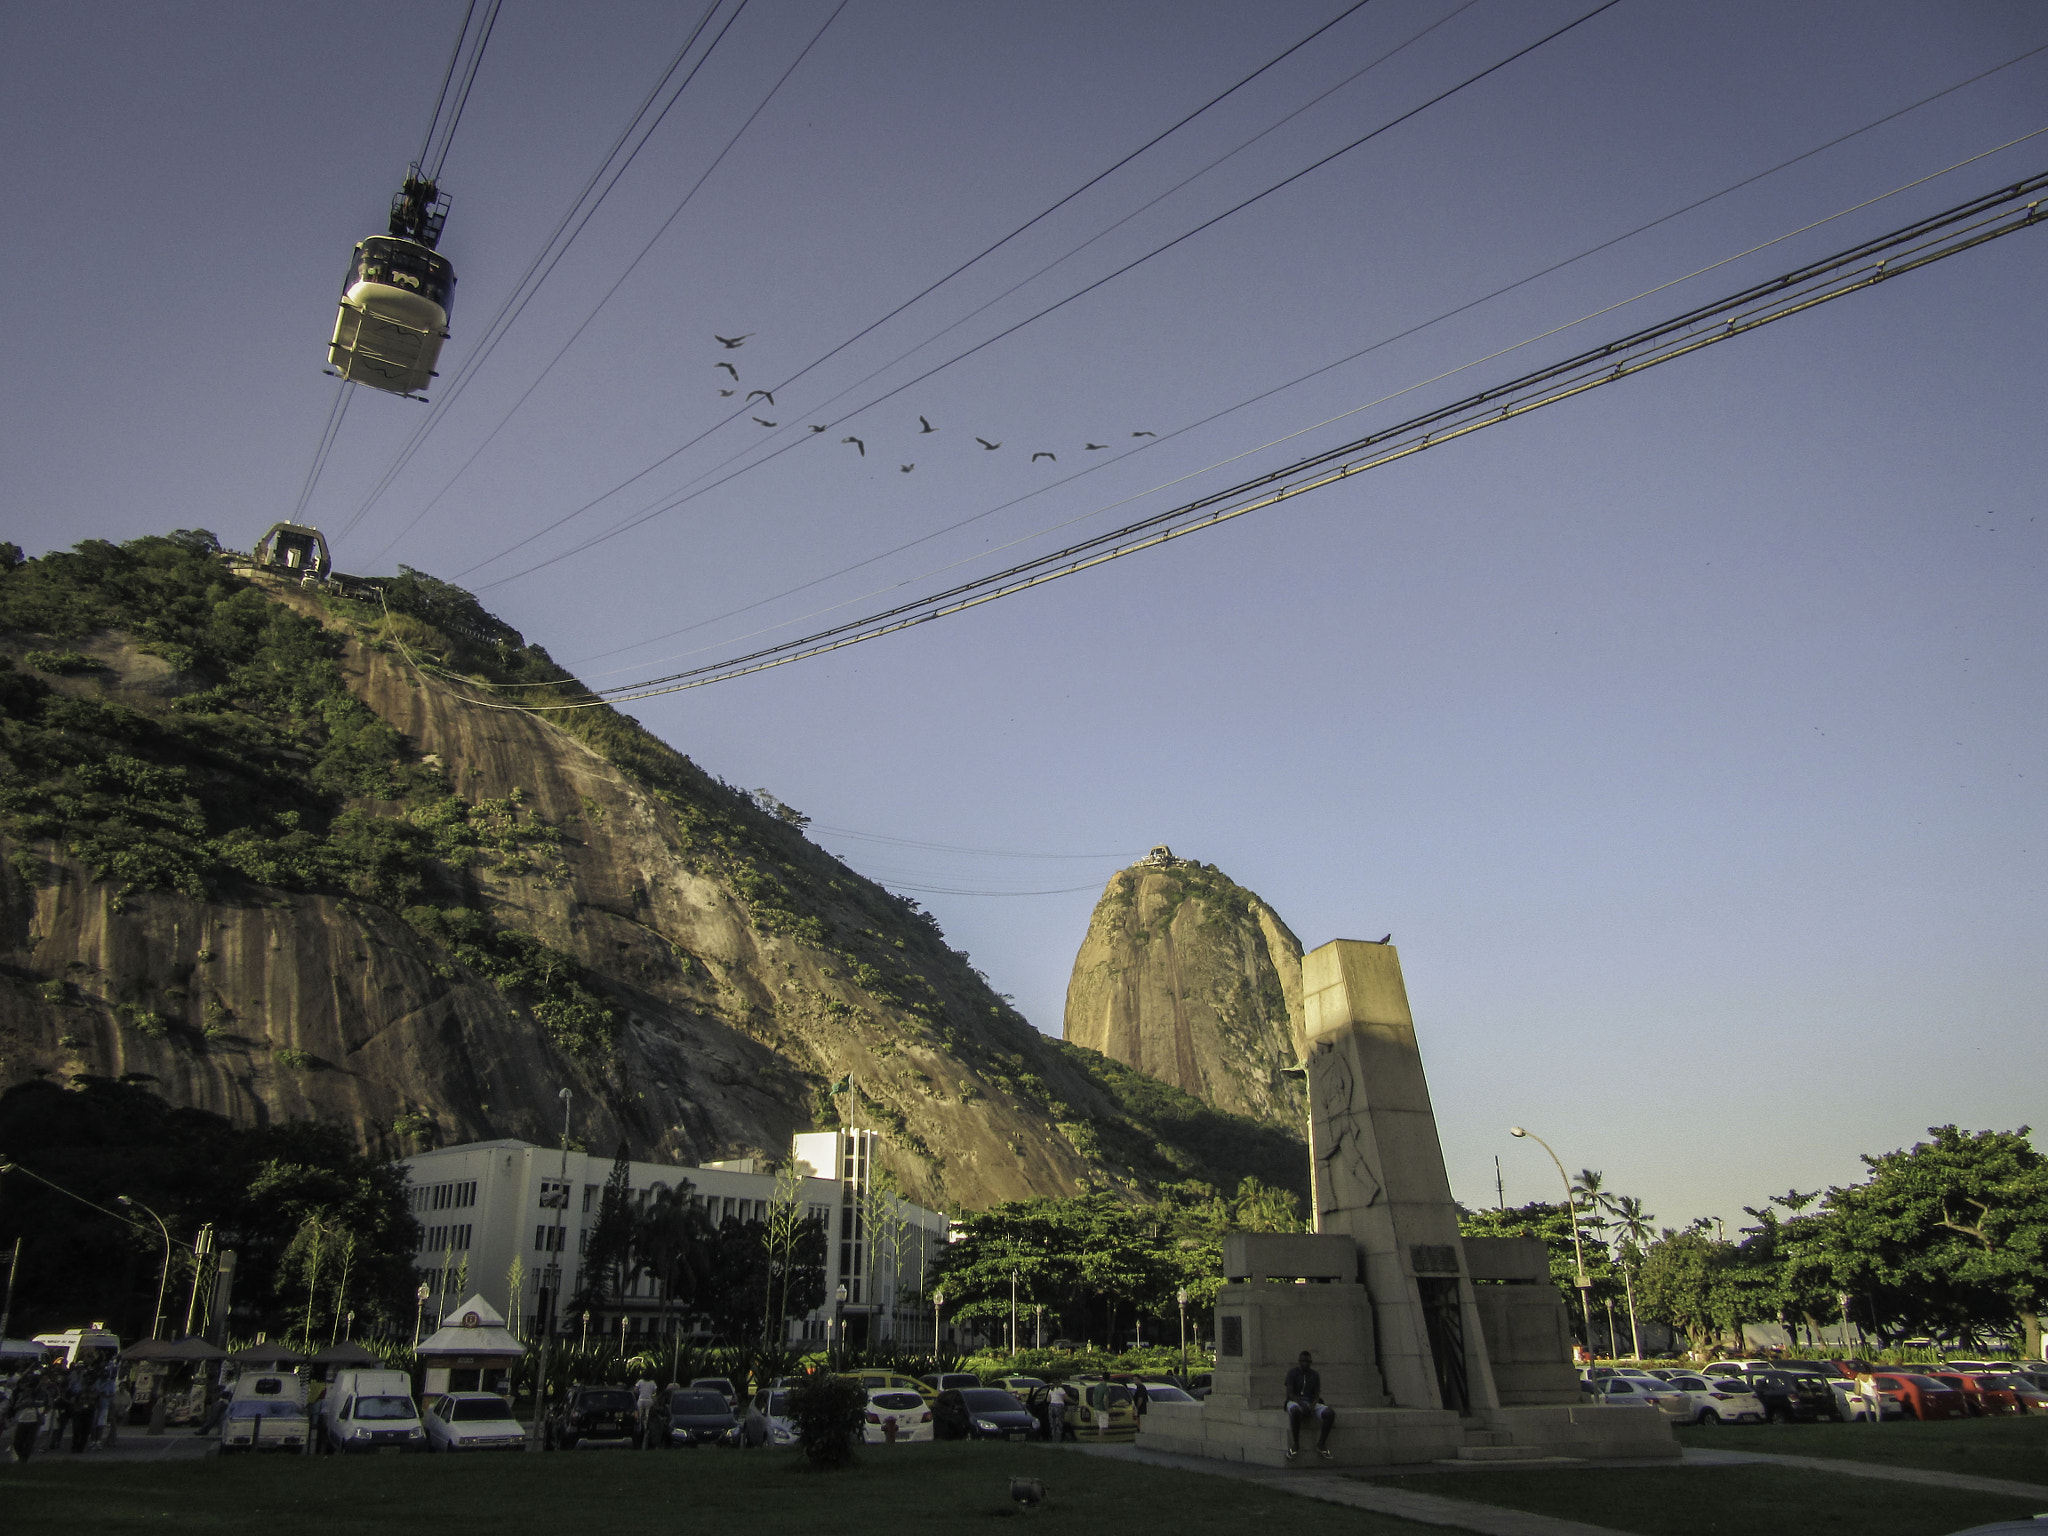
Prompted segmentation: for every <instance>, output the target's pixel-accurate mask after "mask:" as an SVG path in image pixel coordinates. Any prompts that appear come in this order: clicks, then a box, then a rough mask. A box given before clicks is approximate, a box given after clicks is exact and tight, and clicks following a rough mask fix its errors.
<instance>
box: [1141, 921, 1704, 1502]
mask: <svg viewBox="0 0 2048 1536" xmlns="http://www.w3.org/2000/svg"><path fill="white" fill-rule="evenodd" d="M1302 995H1303V1002H1304V1014H1305V1023H1306V1036H1307V1040H1308V1054H1307V1058H1306V1060H1305V1062H1304V1063H1303V1065H1304V1066H1305V1068H1306V1072H1307V1079H1308V1085H1309V1130H1310V1147H1309V1151H1310V1159H1311V1163H1312V1167H1313V1170H1314V1209H1315V1216H1316V1228H1317V1230H1316V1232H1315V1233H1314V1234H1312V1235H1311V1234H1294V1235H1288V1234H1252V1233H1236V1234H1232V1235H1231V1236H1230V1237H1229V1238H1228V1239H1226V1241H1225V1245H1224V1282H1225V1283H1224V1285H1223V1287H1222V1289H1221V1290H1220V1291H1219V1292H1218V1294H1217V1300H1216V1373H1215V1384H1214V1388H1213V1390H1212V1392H1211V1394H1210V1396H1209V1399H1208V1401H1207V1402H1205V1403H1203V1404H1200V1405H1194V1404H1172V1403H1156V1404H1154V1405H1153V1406H1152V1409H1151V1411H1150V1412H1149V1413H1147V1414H1146V1415H1145V1418H1144V1420H1143V1421H1142V1426H1143V1427H1142V1428H1141V1430H1140V1433H1139V1443H1140V1444H1141V1445H1144V1446H1148V1447H1151V1448H1153V1449H1156V1450H1164V1451H1178V1452H1183V1453H1187V1454H1192V1455H1200V1456H1211V1457H1218V1458H1223V1459H1227V1460H1233V1461H1253V1462H1263V1463H1266V1464H1269V1465H1275V1466H1277V1465H1281V1464H1283V1462H1284V1451H1285V1446H1286V1433H1287V1431H1286V1423H1287V1419H1286V1412H1285V1409H1284V1406H1283V1400H1282V1394H1281V1379H1282V1377H1283V1376H1284V1375H1285V1373H1286V1370H1287V1368H1288V1366H1290V1365H1292V1364H1293V1363H1294V1359H1295V1356H1296V1355H1298V1354H1299V1353H1300V1352H1301V1351H1302V1350H1304V1349H1306V1350H1309V1351H1310V1352H1312V1353H1313V1354H1314V1356H1315V1360H1316V1367H1317V1369H1318V1370H1319V1371H1320V1372H1321V1373H1322V1379H1323V1396H1324V1398H1325V1400H1326V1401H1328V1403H1329V1404H1330V1406H1331V1407H1332V1408H1333V1409H1335V1410H1336V1414H1337V1428H1336V1433H1335V1434H1334V1435H1333V1436H1332V1438H1331V1441H1330V1450H1331V1453H1332V1456H1333V1458H1334V1459H1335V1460H1336V1461H1337V1462H1338V1463H1340V1464H1344V1465H1351V1466H1389V1465H1399V1464H1403V1463H1416V1462H1427V1461H1438V1460H1446V1459H1463V1460H1497V1459H1517V1460H1521V1459H1535V1458H1546V1457H1560V1456H1562V1457H1573V1458H1608V1457H1619V1456H1626V1457H1645V1456H1649V1457H1654V1456H1676V1455H1677V1454H1678V1450H1677V1446H1676V1443H1675V1442H1674V1441H1673V1439H1672V1436H1671V1429H1670V1425H1669V1423H1668V1422H1667V1421H1666V1420H1665V1418H1664V1416H1663V1415H1662V1414H1661V1413H1657V1412H1649V1411H1645V1410H1643V1409H1640V1408H1634V1407H1612V1406H1608V1405H1606V1404H1598V1403H1592V1402H1589V1401H1588V1400H1586V1399H1585V1398H1584V1397H1583V1396H1582V1395H1581V1394H1580V1392H1579V1390H1578V1382H1577V1378H1576V1375H1575V1373H1574V1372H1573V1370H1572V1368H1571V1365H1570V1363H1569V1362H1570V1359H1571V1334H1570V1328H1569V1325H1568V1323H1567V1321H1566V1314H1565V1310H1564V1303H1563V1301H1562V1300H1561V1299H1560V1298H1559V1296H1558V1294H1557V1291H1556V1289H1555V1287H1553V1286H1552V1285H1551V1283H1550V1274H1549V1259H1548V1255H1547V1253H1546V1252H1545V1250H1544V1247H1543V1244H1542V1243H1541V1241H1539V1240H1536V1239H1517V1238H1504V1239H1503V1238H1495V1239H1473V1240H1467V1239H1464V1238H1461V1237H1460V1236H1459V1233H1458V1210H1457V1205H1456V1203H1455V1202H1454V1201H1453V1200H1452V1198H1451V1188H1450V1179H1449V1177H1448V1175H1447V1174H1446V1173H1445V1171H1444V1159H1443V1149H1442V1146H1441V1145H1440V1143H1439V1142H1438V1140H1437V1132H1436V1114H1435V1111H1434V1110H1433V1109H1432V1108H1431V1107H1430V1100H1429V1084H1428V1082H1427V1081H1426V1080H1425V1079H1424V1077H1423V1072H1422V1056H1421V1053H1420V1051H1419V1050H1418V1049H1417V1047H1416V1043H1415V1023H1414V1020H1413V1018H1412V1017H1411V1016H1410V1014H1409V1010H1408V992H1407V988H1406V986H1405V984H1404V983H1403V981H1402V979H1401V960H1400V955H1399V953H1398V952H1397V951H1396V950H1395V949H1394V947H1393V946H1392V945H1391V944H1369V943H1360V942H1357V941H1355V940H1350V939H1338V940H1335V941H1333V942H1332V943H1329V944H1325V945H1323V946H1322V947H1321V948H1320V949H1317V950H1314V951H1312V952H1311V953H1310V954H1309V955H1308V956H1307V957H1306V958H1305V960H1304V962H1303V970H1302Z"/></svg>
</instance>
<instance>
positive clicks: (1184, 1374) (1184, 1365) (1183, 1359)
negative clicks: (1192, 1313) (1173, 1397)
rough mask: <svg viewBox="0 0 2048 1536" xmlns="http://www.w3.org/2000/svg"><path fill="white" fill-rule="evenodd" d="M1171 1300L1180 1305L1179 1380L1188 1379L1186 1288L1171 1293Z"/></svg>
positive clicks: (1184, 1380)
mask: <svg viewBox="0 0 2048 1536" xmlns="http://www.w3.org/2000/svg"><path fill="white" fill-rule="evenodd" d="M1173 1299H1174V1300H1175V1301H1176V1302H1178V1303H1179V1304H1180V1379H1181V1381H1182V1383H1183V1384H1185V1383H1186V1381H1187V1379H1188V1288H1187V1287H1186V1286H1182V1287H1181V1288H1180V1289H1179V1290H1177V1291H1175V1292H1174V1293H1173Z"/></svg>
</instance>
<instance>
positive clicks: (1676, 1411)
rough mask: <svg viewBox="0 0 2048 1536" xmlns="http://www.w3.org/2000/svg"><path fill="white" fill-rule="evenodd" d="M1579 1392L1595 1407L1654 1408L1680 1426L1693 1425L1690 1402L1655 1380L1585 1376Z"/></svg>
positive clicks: (1651, 1378)
mask: <svg viewBox="0 0 2048 1536" xmlns="http://www.w3.org/2000/svg"><path fill="white" fill-rule="evenodd" d="M1579 1390H1580V1391H1581V1392H1584V1393H1585V1394H1586V1395H1587V1396H1588V1397H1590V1398H1592V1399H1593V1401H1594V1402H1596V1403H1611V1404H1614V1405H1616V1406H1619V1407H1624V1408H1627V1407H1637V1408H1655V1409H1656V1410H1658V1411H1659V1412H1660V1413H1663V1414H1665V1415H1667V1416H1669V1417H1671V1418H1674V1419H1677V1420H1679V1421H1680V1422H1681V1423H1688V1424H1689V1423H1691V1422H1692V1413H1693V1408H1692V1399H1691V1398H1689V1397H1687V1396H1686V1395H1685V1394H1684V1393H1683V1392H1681V1391H1679V1390H1678V1389H1677V1388H1676V1387H1674V1386H1672V1385H1671V1383H1670V1382H1668V1381H1659V1380H1658V1379H1657V1378H1656V1377H1654V1376H1587V1377H1582V1378H1581V1379H1580V1381H1579Z"/></svg>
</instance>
